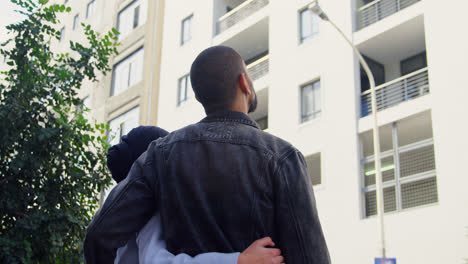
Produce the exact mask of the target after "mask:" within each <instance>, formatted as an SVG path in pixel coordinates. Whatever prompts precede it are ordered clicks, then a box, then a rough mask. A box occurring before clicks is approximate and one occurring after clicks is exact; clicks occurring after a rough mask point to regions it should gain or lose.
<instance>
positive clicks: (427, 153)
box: [400, 145, 435, 177]
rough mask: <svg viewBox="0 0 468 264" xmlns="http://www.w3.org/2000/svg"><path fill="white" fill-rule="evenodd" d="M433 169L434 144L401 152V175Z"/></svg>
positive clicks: (405, 175)
mask: <svg viewBox="0 0 468 264" xmlns="http://www.w3.org/2000/svg"><path fill="white" fill-rule="evenodd" d="M431 170H435V158H434V145H429V146H425V147H422V148H418V149H414V150H410V151H405V152H401V153H400V175H401V177H408V176H411V175H414V174H418V173H422V172H426V171H431Z"/></svg>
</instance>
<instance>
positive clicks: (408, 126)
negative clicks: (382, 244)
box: [360, 113, 438, 217]
mask: <svg viewBox="0 0 468 264" xmlns="http://www.w3.org/2000/svg"><path fill="white" fill-rule="evenodd" d="M379 131H380V133H381V135H382V138H381V145H382V153H381V172H382V183H383V186H382V187H383V199H384V212H391V211H401V210H404V209H408V208H412V207H417V206H421V205H426V204H431V203H436V202H437V201H438V194H437V182H436V170H435V157H434V142H433V139H432V121H431V118H430V114H429V113H423V114H419V115H416V116H413V117H410V118H408V119H403V120H400V121H398V122H395V123H393V124H390V125H386V126H384V127H381V128H379ZM360 138H361V142H362V148H363V154H364V158H363V159H362V162H361V164H362V165H361V166H362V173H363V176H362V177H363V193H362V194H363V200H364V205H365V208H364V213H365V217H368V216H371V215H375V214H377V207H376V203H377V200H376V186H375V167H374V156H373V143H372V131H368V132H365V133H363V134H361V135H360ZM366 155H368V156H366Z"/></svg>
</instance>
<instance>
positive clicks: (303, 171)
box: [84, 111, 330, 264]
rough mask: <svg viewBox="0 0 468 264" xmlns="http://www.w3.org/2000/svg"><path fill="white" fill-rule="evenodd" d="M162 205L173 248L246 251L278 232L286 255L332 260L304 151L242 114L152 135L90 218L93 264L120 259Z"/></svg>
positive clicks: (290, 259)
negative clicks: (117, 256)
mask: <svg viewBox="0 0 468 264" xmlns="http://www.w3.org/2000/svg"><path fill="white" fill-rule="evenodd" d="M156 210H159V211H160V212H161V217H162V223H163V230H164V237H165V239H166V243H167V247H168V250H169V251H170V252H172V253H174V254H177V253H181V252H184V253H187V254H189V255H192V256H193V255H196V254H199V253H203V252H213V251H217V252H236V251H243V250H244V249H246V248H247V247H248V246H249V245H250V244H251V243H252V242H253V241H254V240H256V239H259V238H262V237H265V236H270V237H271V238H272V239H273V241H274V242H275V243H276V247H279V248H280V249H281V250H282V254H283V256H284V257H285V262H286V263H289V264H301V263H304V264H305V263H308V264H310V263H320V264H322V263H330V258H329V255H328V249H327V246H326V243H325V239H324V236H323V233H322V228H321V226H320V222H319V218H318V215H317V210H316V207H315V199H314V195H313V191H312V185H311V182H310V178H309V176H308V173H307V168H306V164H305V161H304V157H303V156H302V154H301V153H300V152H299V151H298V150H297V149H295V148H294V147H293V146H291V145H290V144H289V143H287V142H285V141H284V140H281V139H279V138H277V137H275V136H272V135H270V134H268V133H265V132H263V131H262V130H260V129H258V127H257V125H256V123H255V122H254V121H252V120H251V119H250V118H249V117H248V116H246V115H245V114H242V113H239V112H232V111H219V112H216V113H214V114H211V115H209V116H207V117H206V118H205V119H203V120H202V121H201V122H199V123H197V124H193V125H190V126H187V127H185V128H182V129H180V130H177V131H175V132H173V133H171V134H169V135H168V136H166V137H164V138H161V139H159V140H157V141H154V142H152V143H151V145H150V146H149V148H148V150H147V152H145V153H144V154H143V155H142V156H141V157H140V158H139V159H138V160H137V161H136V162H135V163H134V164H133V166H132V169H131V170H130V173H129V175H128V177H127V178H126V179H125V180H124V181H122V182H121V183H119V184H118V185H117V186H116V187H115V188H114V189H113V190H112V192H111V193H110V194H109V196H108V198H107V200H106V201H105V203H104V205H103V207H102V208H101V209H100V210H99V211H98V212H97V213H96V215H95V216H94V219H93V221H92V222H91V224H90V225H89V226H88V229H87V233H86V238H85V241H84V251H85V259H86V263H88V264H94V263H99V264H105V263H113V260H114V258H115V252H116V249H117V248H118V247H121V246H123V245H124V244H125V243H126V241H127V240H128V239H129V238H130V237H131V236H132V234H134V233H135V232H137V231H138V230H140V229H141V228H142V227H143V225H144V224H145V223H146V222H147V221H148V220H149V218H150V217H151V216H152V215H153V213H154V212H155V211H156Z"/></svg>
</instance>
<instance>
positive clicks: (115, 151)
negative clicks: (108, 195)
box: [107, 126, 168, 183]
mask: <svg viewBox="0 0 468 264" xmlns="http://www.w3.org/2000/svg"><path fill="white" fill-rule="evenodd" d="M167 134H168V132H167V131H166V130H164V129H162V128H159V127H154V126H139V127H137V128H134V129H132V130H131V131H130V132H129V133H128V134H127V135H125V136H123V137H122V140H121V142H120V143H119V144H117V145H114V146H112V147H111V148H110V149H109V152H108V153H107V167H108V168H109V170H110V171H111V173H112V178H113V179H114V180H115V181H116V182H117V183H119V182H120V181H122V180H123V179H125V177H127V174H128V172H129V171H130V168H131V167H132V164H133V162H135V160H137V159H138V157H140V155H141V154H143V152H145V151H146V149H147V148H148V145H149V144H150V143H151V142H152V141H154V140H156V139H158V138H160V137H165V136H166V135H167Z"/></svg>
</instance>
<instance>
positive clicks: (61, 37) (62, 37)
mask: <svg viewBox="0 0 468 264" xmlns="http://www.w3.org/2000/svg"><path fill="white" fill-rule="evenodd" d="M64 38H65V27H63V28H62V29H60V41H62V40H63V39H64Z"/></svg>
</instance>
